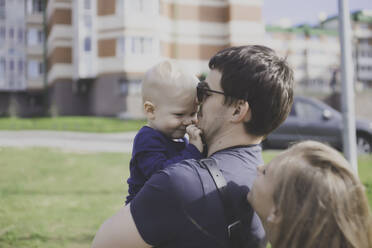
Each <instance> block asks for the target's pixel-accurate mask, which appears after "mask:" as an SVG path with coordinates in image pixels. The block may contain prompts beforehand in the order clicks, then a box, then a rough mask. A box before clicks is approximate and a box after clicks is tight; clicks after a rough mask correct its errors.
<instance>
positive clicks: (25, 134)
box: [0, 131, 136, 153]
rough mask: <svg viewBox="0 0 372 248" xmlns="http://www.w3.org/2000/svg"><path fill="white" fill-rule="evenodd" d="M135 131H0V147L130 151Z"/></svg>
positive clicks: (78, 150) (79, 150)
mask: <svg viewBox="0 0 372 248" xmlns="http://www.w3.org/2000/svg"><path fill="white" fill-rule="evenodd" d="M135 134H136V132H127V133H110V134H100V133H79V132H62V131H58V132H55V131H0V147H4V146H11V147H35V146H36V147H54V148H61V149H63V150H66V151H69V152H128V153H130V152H131V151H132V144H133V138H134V136H135Z"/></svg>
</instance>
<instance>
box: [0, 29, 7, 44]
mask: <svg viewBox="0 0 372 248" xmlns="http://www.w3.org/2000/svg"><path fill="white" fill-rule="evenodd" d="M5 36H6V31H5V27H0V44H1V43H2V42H4V41H5Z"/></svg>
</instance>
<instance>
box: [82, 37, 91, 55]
mask: <svg viewBox="0 0 372 248" xmlns="http://www.w3.org/2000/svg"><path fill="white" fill-rule="evenodd" d="M90 50H92V41H91V39H90V37H86V38H85V39H84V51H86V52H89V51H90Z"/></svg>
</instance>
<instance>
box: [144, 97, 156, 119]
mask: <svg viewBox="0 0 372 248" xmlns="http://www.w3.org/2000/svg"><path fill="white" fill-rule="evenodd" d="M143 110H144V112H145V115H146V117H147V119H149V120H154V119H155V105H154V104H153V103H152V102H150V101H145V102H144V103H143Z"/></svg>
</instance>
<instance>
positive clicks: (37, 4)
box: [32, 0, 44, 13]
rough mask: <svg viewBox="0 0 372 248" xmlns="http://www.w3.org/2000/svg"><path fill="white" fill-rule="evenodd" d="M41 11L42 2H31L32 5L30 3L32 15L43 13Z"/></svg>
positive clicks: (39, 0) (37, 0)
mask: <svg viewBox="0 0 372 248" xmlns="http://www.w3.org/2000/svg"><path fill="white" fill-rule="evenodd" d="M43 9H44V4H43V0H33V3H32V10H33V13H35V12H36V13H41V12H43Z"/></svg>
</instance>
